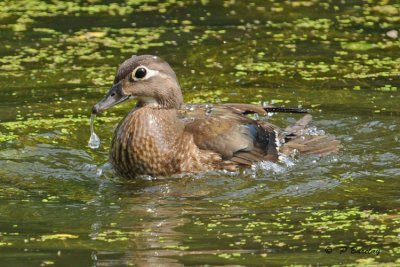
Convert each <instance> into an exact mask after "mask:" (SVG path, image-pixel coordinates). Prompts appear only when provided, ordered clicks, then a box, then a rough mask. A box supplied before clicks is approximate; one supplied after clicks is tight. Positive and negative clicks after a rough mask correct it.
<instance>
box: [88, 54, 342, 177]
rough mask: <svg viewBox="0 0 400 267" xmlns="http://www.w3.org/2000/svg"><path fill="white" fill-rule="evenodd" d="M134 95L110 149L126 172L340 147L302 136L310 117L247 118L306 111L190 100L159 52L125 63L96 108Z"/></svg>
mask: <svg viewBox="0 0 400 267" xmlns="http://www.w3.org/2000/svg"><path fill="white" fill-rule="evenodd" d="M131 97H134V98H136V99H137V103H136V106H135V107H134V108H133V109H132V110H131V111H130V112H129V113H128V115H127V116H126V117H125V118H124V119H123V120H122V121H121V123H120V124H119V125H118V127H117V129H116V131H115V134H114V137H113V140H112V143H111V151H110V160H111V162H112V164H113V166H114V169H115V171H116V172H117V173H118V174H119V175H120V176H123V177H127V178H134V177H135V176H137V175H141V174H148V175H170V174H176V173H187V172H202V171H207V170H213V169H226V170H236V169H237V167H239V166H250V165H251V164H253V163H255V162H257V161H261V160H271V161H277V160H278V155H279V153H280V152H281V153H284V154H293V153H297V152H300V153H302V154H318V155H326V154H330V153H335V152H337V151H338V149H339V142H338V141H337V140H335V139H334V138H333V137H332V136H327V135H322V136H310V135H304V134H303V131H304V129H305V127H306V125H307V124H308V123H309V121H310V120H311V116H310V115H308V114H307V115H305V116H304V117H303V118H302V119H301V120H299V121H298V122H297V123H296V124H295V125H293V126H290V127H287V128H286V129H285V130H282V129H280V128H278V127H277V126H274V125H272V124H270V123H268V122H265V121H258V120H253V119H251V118H249V117H247V116H246V114H250V113H255V114H259V115H266V111H273V110H275V111H289V112H301V111H303V110H299V109H285V108H276V107H261V106H257V105H250V104H221V105H208V104H192V105H188V104H184V103H183V97H182V93H181V89H180V86H179V83H178V81H177V78H176V76H175V73H174V71H173V70H172V69H171V67H170V66H169V65H168V63H166V62H165V61H163V60H162V59H160V58H159V57H155V56H149V55H145V56H133V57H132V58H129V59H127V60H126V61H124V62H123V63H122V64H121V66H120V67H119V69H118V71H117V74H116V76H115V80H114V85H113V87H112V88H111V89H110V91H109V92H108V94H107V95H106V96H105V97H104V98H103V99H102V100H101V101H100V102H99V103H97V104H96V105H95V106H94V107H93V111H92V112H93V113H98V112H101V111H103V110H104V109H107V108H109V107H111V106H113V105H116V104H118V103H121V102H123V101H125V100H127V99H129V98H131Z"/></svg>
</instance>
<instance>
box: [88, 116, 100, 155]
mask: <svg viewBox="0 0 400 267" xmlns="http://www.w3.org/2000/svg"><path fill="white" fill-rule="evenodd" d="M95 118H96V115H95V114H92V115H91V116H90V138H89V142H88V146H89V147H90V148H92V149H96V148H99V146H100V138H99V137H98V136H97V134H96V133H95V132H94V119H95Z"/></svg>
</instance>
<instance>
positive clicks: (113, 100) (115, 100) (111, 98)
mask: <svg viewBox="0 0 400 267" xmlns="http://www.w3.org/2000/svg"><path fill="white" fill-rule="evenodd" d="M129 98H130V95H126V94H124V92H123V91H122V87H121V84H120V83H117V84H114V85H113V87H111V89H110V91H108V93H107V95H106V96H105V97H104V98H103V99H102V100H101V101H100V102H98V103H97V104H96V105H94V106H93V108H92V113H93V114H97V113H100V112H102V111H104V110H106V109H108V108H110V107H112V106H115V105H117V104H119V103H122V102H124V101H126V100H128V99H129Z"/></svg>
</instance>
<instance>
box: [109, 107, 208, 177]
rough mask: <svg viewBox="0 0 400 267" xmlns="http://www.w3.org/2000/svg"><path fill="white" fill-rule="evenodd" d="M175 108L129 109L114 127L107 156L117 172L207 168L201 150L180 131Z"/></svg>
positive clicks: (164, 172) (129, 174)
mask: <svg viewBox="0 0 400 267" xmlns="http://www.w3.org/2000/svg"><path fill="white" fill-rule="evenodd" d="M183 127H184V125H183V123H182V122H180V121H179V120H177V119H176V110H165V109H164V110H160V109H154V108H147V107H144V108H140V109H136V110H132V111H131V112H130V113H129V114H128V115H127V117H126V118H125V119H124V120H123V121H122V122H121V123H120V125H119V126H118V127H117V129H116V131H115V134H114V138H113V140H112V143H111V151H110V159H111V163H112V164H113V167H114V169H115V171H116V172H117V174H118V175H120V176H123V177H127V178H133V177H135V176H137V175H141V174H148V175H169V174H174V173H181V172H195V171H202V170H206V169H208V168H209V167H210V166H207V164H205V162H206V161H207V159H206V158H205V156H207V155H204V152H202V151H200V150H199V149H198V148H197V147H196V145H195V144H194V142H193V137H192V136H190V135H186V134H184V133H183Z"/></svg>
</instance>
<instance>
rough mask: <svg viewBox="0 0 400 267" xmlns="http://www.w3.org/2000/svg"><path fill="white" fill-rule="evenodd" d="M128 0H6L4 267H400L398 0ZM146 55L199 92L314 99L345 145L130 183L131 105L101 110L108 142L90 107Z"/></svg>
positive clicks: (0, 187) (0, 152)
mask: <svg viewBox="0 0 400 267" xmlns="http://www.w3.org/2000/svg"><path fill="white" fill-rule="evenodd" d="M113 2H114V1H97V0H91V1H78V0H75V1H71V0H70V1H50V0H49V1H39V0H26V1H17V0H14V1H10V0H3V1H1V2H0V11H1V12H0V265H1V266H128V265H133V266H182V265H209V266H210V265H211V266H213V265H231V266H232V265H234V266H274V265H287V266H289V265H344V264H347V265H351V266H365V265H367V264H369V265H370V266H376V265H382V266H398V265H400V260H399V255H400V245H399V243H400V214H399V208H400V193H399V189H400V179H399V178H400V164H399V161H400V133H399V132H400V131H399V130H400V126H399V122H400V119H399V115H400V105H399V103H400V101H399V96H400V93H399V88H400V80H399V75H400V39H399V34H398V31H399V30H400V4H399V2H398V1H390V0H381V1H373V0H368V1H361V0H354V1H333V0H332V1H317V0H305V1H273V0H271V1H265V0H264V1H235V0H230V1H207V0H202V1H197V0H192V1H175V0H169V1H154V0H126V1H124V2H123V1H119V2H118V3H113ZM116 2H117V1H116ZM132 54H155V55H158V56H160V57H162V58H164V59H165V60H167V61H168V62H169V63H170V64H171V66H172V67H173V69H174V70H175V71H176V73H177V76H178V78H179V80H180V83H181V86H182V88H183V93H184V95H185V100H186V101H187V102H208V103H224V102H245V103H275V104H277V105H283V106H287V107H297V106H301V107H305V108H311V109H312V110H313V111H312V115H313V118H314V121H313V126H312V127H315V129H314V130H315V131H325V132H327V133H330V134H334V135H335V136H336V137H337V138H338V139H339V140H340V141H341V143H342V149H341V152H340V154H339V155H336V156H328V157H325V158H316V157H301V158H294V159H290V160H288V161H285V162H280V163H277V164H272V163H262V164H259V165H257V166H254V168H251V169H248V170H245V171H244V172H243V173H240V174H235V175H233V174H228V173H226V174H225V173H206V174H202V175H193V176H190V175H188V176H185V177H183V178H181V179H174V178H163V179H161V178H159V179H156V180H146V179H140V180H137V181H128V180H125V179H121V178H118V177H115V176H114V175H113V174H112V171H111V170H110V166H108V164H107V161H108V150H109V143H110V140H111V137H112V134H113V129H114V127H115V125H116V123H117V122H118V121H119V120H120V119H121V118H122V117H123V116H124V114H126V113H127V112H128V111H129V109H130V108H131V107H132V106H133V105H134V102H133V101H132V102H128V103H125V104H123V105H120V106H118V107H115V108H112V109H110V110H108V111H107V112H106V113H104V114H100V115H99V116H98V117H97V118H96V125H95V126H96V133H97V134H98V135H99V137H100V138H101V140H102V144H101V146H100V148H99V149H97V150H92V149H90V148H88V147H87V141H88V139H89V134H90V128H89V118H90V111H91V107H92V106H93V105H94V104H95V103H96V102H97V101H99V100H100V99H101V98H102V97H103V96H104V94H105V93H106V92H107V90H108V88H110V86H111V85H112V82H113V77H114V74H115V71H116V69H117V67H118V65H119V64H120V63H121V62H122V61H123V60H124V59H125V58H127V57H130V56H131V55H132ZM299 118H300V115H294V114H277V115H273V116H272V117H271V118H269V120H270V121H272V122H274V123H276V124H278V125H280V126H282V127H284V126H286V125H288V124H291V123H293V122H294V121H295V120H296V119H299Z"/></svg>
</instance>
